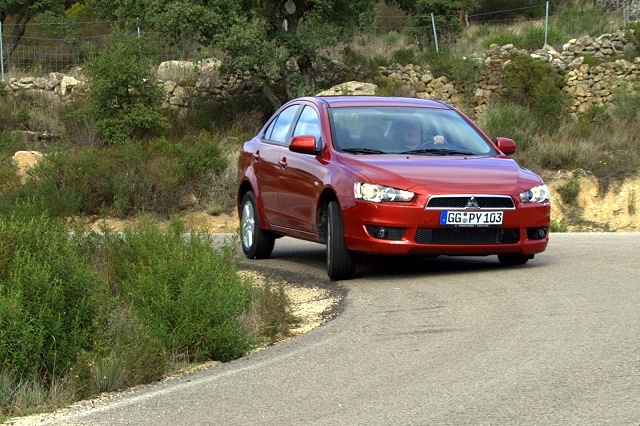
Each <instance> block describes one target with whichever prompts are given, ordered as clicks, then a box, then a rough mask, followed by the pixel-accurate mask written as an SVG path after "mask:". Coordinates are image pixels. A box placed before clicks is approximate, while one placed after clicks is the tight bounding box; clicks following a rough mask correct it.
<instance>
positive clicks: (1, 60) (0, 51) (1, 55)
mask: <svg viewBox="0 0 640 426" xmlns="http://www.w3.org/2000/svg"><path fill="white" fill-rule="evenodd" d="M0 64H1V65H2V81H4V46H3V44H2V22H0Z"/></svg>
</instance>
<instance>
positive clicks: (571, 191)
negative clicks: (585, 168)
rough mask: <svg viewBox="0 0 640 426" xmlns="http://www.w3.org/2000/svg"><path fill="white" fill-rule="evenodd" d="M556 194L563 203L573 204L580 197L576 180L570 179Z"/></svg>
mask: <svg viewBox="0 0 640 426" xmlns="http://www.w3.org/2000/svg"><path fill="white" fill-rule="evenodd" d="M558 192H559V193H560V198H561V199H562V202H563V203H565V204H573V203H574V202H575V201H576V200H577V199H578V195H580V182H579V181H578V180H577V179H571V180H570V181H569V182H567V183H565V184H564V185H562V186H561V187H560V188H558Z"/></svg>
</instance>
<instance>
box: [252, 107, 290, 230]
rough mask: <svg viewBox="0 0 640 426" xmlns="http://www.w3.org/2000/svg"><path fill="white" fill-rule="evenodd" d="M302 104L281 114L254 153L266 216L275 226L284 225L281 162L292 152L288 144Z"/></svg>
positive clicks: (259, 192)
mask: <svg viewBox="0 0 640 426" xmlns="http://www.w3.org/2000/svg"><path fill="white" fill-rule="evenodd" d="M299 109H300V105H299V104H295V105H291V106H288V107H287V108H285V109H283V110H282V111H281V112H280V114H278V115H277V116H276V117H274V119H273V120H272V121H271V123H270V124H269V125H268V126H267V128H266V130H265V132H264V134H262V135H261V141H262V143H261V144H260V146H259V149H258V150H256V152H254V153H253V163H254V166H253V167H254V170H255V173H256V177H257V179H256V184H257V186H258V194H259V197H260V199H261V201H262V207H263V210H264V214H265V216H266V218H267V220H268V221H269V223H271V224H272V225H282V213H281V211H280V199H279V195H278V191H279V189H278V186H279V181H280V174H281V172H282V165H281V164H280V159H281V158H282V157H283V155H285V154H286V153H288V152H289V150H288V147H287V141H288V138H289V135H290V133H291V126H292V125H293V123H294V120H295V118H296V117H297V115H298V111H299Z"/></svg>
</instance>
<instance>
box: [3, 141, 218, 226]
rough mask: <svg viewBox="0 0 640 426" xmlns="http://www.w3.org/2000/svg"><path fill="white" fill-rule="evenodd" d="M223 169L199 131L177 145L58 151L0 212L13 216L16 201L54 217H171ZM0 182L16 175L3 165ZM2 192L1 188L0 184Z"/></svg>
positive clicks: (204, 190)
mask: <svg viewBox="0 0 640 426" xmlns="http://www.w3.org/2000/svg"><path fill="white" fill-rule="evenodd" d="M226 165H227V160H226V159H225V157H224V155H223V153H222V151H221V149H220V146H219V137H215V136H213V135H212V134H210V133H208V132H206V131H202V132H200V133H199V134H198V135H190V134H187V135H186V136H185V137H184V138H182V139H181V140H179V141H177V142H171V141H169V140H168V139H166V138H156V139H153V140H151V141H149V143H148V144H147V145H146V146H139V145H137V144H135V143H126V144H119V145H117V146H109V147H104V148H99V147H97V146H88V147H84V148H81V149H72V148H69V147H66V148H65V147H63V146H61V147H59V148H57V149H56V150H54V151H51V152H50V153H48V155H47V156H46V157H45V158H44V159H43V160H42V161H41V162H40V163H39V164H38V167H37V168H35V169H34V170H32V171H31V174H32V176H33V178H32V179H29V180H28V181H27V182H26V183H25V185H22V186H18V187H13V188H12V190H11V191H10V192H9V193H7V194H5V196H4V197H2V198H0V211H1V210H4V211H11V209H12V208H13V206H14V205H15V203H16V202H20V200H22V201H24V200H30V202H32V203H34V204H35V205H37V206H38V208H39V209H40V210H41V211H43V212H47V213H48V214H49V215H52V216H59V217H65V216H73V215H77V214H83V215H101V214H104V213H106V212H108V213H110V214H112V215H115V216H121V217H125V216H128V215H132V214H135V213H137V212H140V211H150V212H155V213H158V214H171V213H173V212H176V211H178V210H179V208H180V200H181V198H182V196H183V195H184V194H185V193H187V192H193V191H195V190H196V189H198V188H199V189H200V190H201V191H202V193H197V192H196V194H195V195H196V196H197V197H198V198H203V197H204V196H206V195H207V193H208V191H210V190H211V189H210V188H207V187H206V185H205V184H204V183H205V182H207V181H208V179H210V178H211V176H217V175H219V174H220V173H221V172H222V171H223V170H224V168H225V167H226ZM1 166H2V162H1V161H0V177H2V176H5V178H4V179H5V180H6V182H7V184H9V183H15V182H16V179H17V178H16V177H15V171H14V170H12V166H11V164H10V163H9V162H8V161H7V166H6V173H5V172H4V171H3V170H5V168H3V167H1ZM0 187H1V185H0Z"/></svg>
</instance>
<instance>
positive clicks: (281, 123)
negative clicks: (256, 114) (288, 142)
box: [264, 105, 300, 143]
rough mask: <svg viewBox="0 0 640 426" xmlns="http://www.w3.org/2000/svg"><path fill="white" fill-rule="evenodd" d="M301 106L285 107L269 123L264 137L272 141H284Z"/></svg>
mask: <svg viewBox="0 0 640 426" xmlns="http://www.w3.org/2000/svg"><path fill="white" fill-rule="evenodd" d="M299 108H300V105H291V106H290V107H287V108H286V109H284V110H283V111H282V112H281V113H280V114H279V115H278V117H276V119H275V120H273V122H272V123H271V124H269V127H267V131H266V132H265V133H264V138H265V139H267V140H269V141H272V142H278V143H284V142H285V139H286V138H287V134H288V133H289V129H290V128H291V124H292V122H293V119H294V118H295V116H296V113H297V112H298V109H299Z"/></svg>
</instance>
